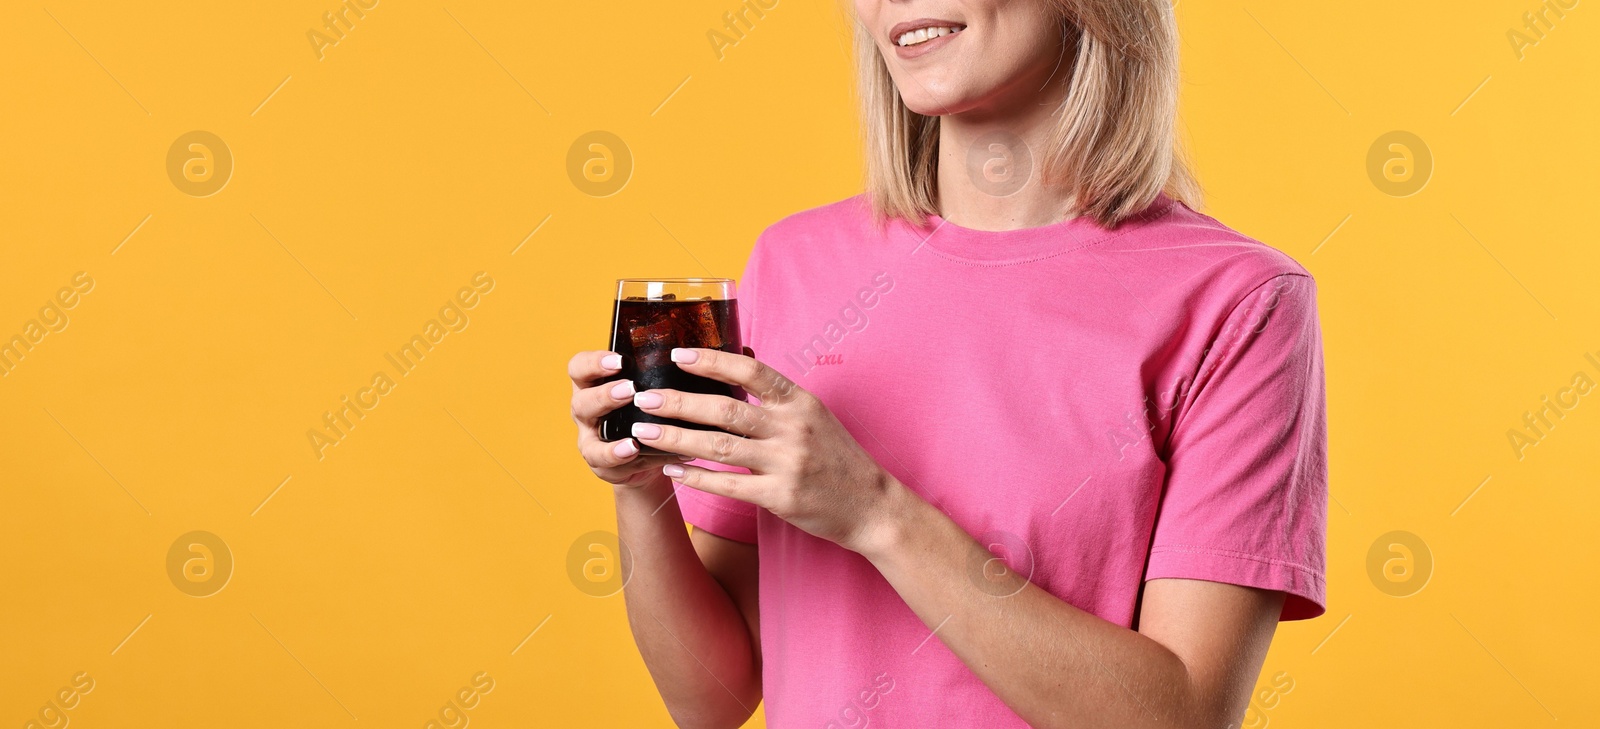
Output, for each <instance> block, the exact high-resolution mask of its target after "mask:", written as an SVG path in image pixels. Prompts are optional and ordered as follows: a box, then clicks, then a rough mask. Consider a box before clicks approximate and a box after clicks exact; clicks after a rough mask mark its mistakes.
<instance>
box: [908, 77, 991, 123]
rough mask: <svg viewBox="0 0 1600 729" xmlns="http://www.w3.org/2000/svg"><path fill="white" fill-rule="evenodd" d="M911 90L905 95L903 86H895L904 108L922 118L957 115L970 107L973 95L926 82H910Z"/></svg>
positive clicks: (959, 89)
mask: <svg viewBox="0 0 1600 729" xmlns="http://www.w3.org/2000/svg"><path fill="white" fill-rule="evenodd" d="M910 84H911V85H912V87H913V88H911V89H909V91H910V92H911V93H906V92H907V89H906V88H905V87H904V86H901V85H899V84H898V83H897V84H896V85H895V86H896V88H898V89H900V100H901V101H902V102H904V103H905V105H906V108H907V109H910V110H911V111H913V112H916V113H918V114H921V115H923V116H946V115H949V114H959V113H961V112H963V111H966V110H967V109H969V108H970V107H971V106H972V103H973V101H972V99H973V96H974V95H973V94H972V93H971V92H970V91H969V90H968V89H965V88H952V87H950V86H947V85H945V84H939V83H929V82H927V81H926V80H920V81H910Z"/></svg>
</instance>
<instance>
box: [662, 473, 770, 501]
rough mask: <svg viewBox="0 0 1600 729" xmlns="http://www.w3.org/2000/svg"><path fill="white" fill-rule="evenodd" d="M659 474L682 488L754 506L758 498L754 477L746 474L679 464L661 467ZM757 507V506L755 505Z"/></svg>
mask: <svg viewBox="0 0 1600 729" xmlns="http://www.w3.org/2000/svg"><path fill="white" fill-rule="evenodd" d="M661 472H662V473H664V474H666V475H667V478H670V479H672V480H674V481H677V482H678V483H680V484H683V485H684V486H688V487H689V488H692V489H696V490H699V491H704V492H706V493H708V494H715V495H717V496H726V497H728V498H730V499H738V500H739V501H744V502H747V503H751V504H755V503H756V501H755V498H756V497H757V496H758V494H759V492H758V491H757V482H756V480H755V479H756V478H757V477H756V476H752V475H750V474H748V473H733V472H730V471H713V470H711V469H709V468H701V467H699V466H686V465H683V464H681V463H671V464H667V465H665V466H662V467H661ZM757 505H758V506H759V504H757Z"/></svg>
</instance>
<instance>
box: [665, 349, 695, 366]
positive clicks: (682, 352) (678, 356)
mask: <svg viewBox="0 0 1600 729" xmlns="http://www.w3.org/2000/svg"><path fill="white" fill-rule="evenodd" d="M699 359H700V353H699V352H696V351H694V350H692V349H673V350H672V361H673V362H677V363H678V364H694V363H695V362H696V361H698V360H699Z"/></svg>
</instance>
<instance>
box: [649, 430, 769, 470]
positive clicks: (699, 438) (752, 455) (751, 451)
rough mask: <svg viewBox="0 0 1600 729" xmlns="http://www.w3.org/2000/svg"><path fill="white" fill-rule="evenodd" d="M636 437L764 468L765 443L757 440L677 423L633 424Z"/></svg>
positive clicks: (675, 449) (693, 453) (709, 457)
mask: <svg viewBox="0 0 1600 729" xmlns="http://www.w3.org/2000/svg"><path fill="white" fill-rule="evenodd" d="M633 437H634V438H636V439H638V441H639V442H640V443H643V444H645V445H648V446H651V447H654V448H660V449H661V450H664V451H666V452H668V453H677V454H680V455H685V456H694V457H695V458H704V459H706V460H708V461H716V462H717V463H722V464H726V465H729V466H744V467H745V468H748V469H750V470H752V471H764V470H766V469H765V468H764V467H765V466H766V458H765V457H764V455H763V454H764V452H765V445H764V444H763V443H762V442H761V441H758V440H751V439H749V438H740V437H739V436H736V435H729V434H727V433H721V432H717V431H709V430H693V429H690V428H680V427H678V426H675V425H657V424H655V423H634V425H633Z"/></svg>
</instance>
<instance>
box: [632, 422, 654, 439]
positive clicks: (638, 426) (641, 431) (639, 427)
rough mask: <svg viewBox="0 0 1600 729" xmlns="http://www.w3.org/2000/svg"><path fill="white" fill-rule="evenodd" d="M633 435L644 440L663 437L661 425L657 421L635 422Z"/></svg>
mask: <svg viewBox="0 0 1600 729" xmlns="http://www.w3.org/2000/svg"><path fill="white" fill-rule="evenodd" d="M633 437H635V438H642V439H644V440H655V439H657V438H660V437H661V426H659V425H656V424H655V423H634V424H633Z"/></svg>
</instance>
